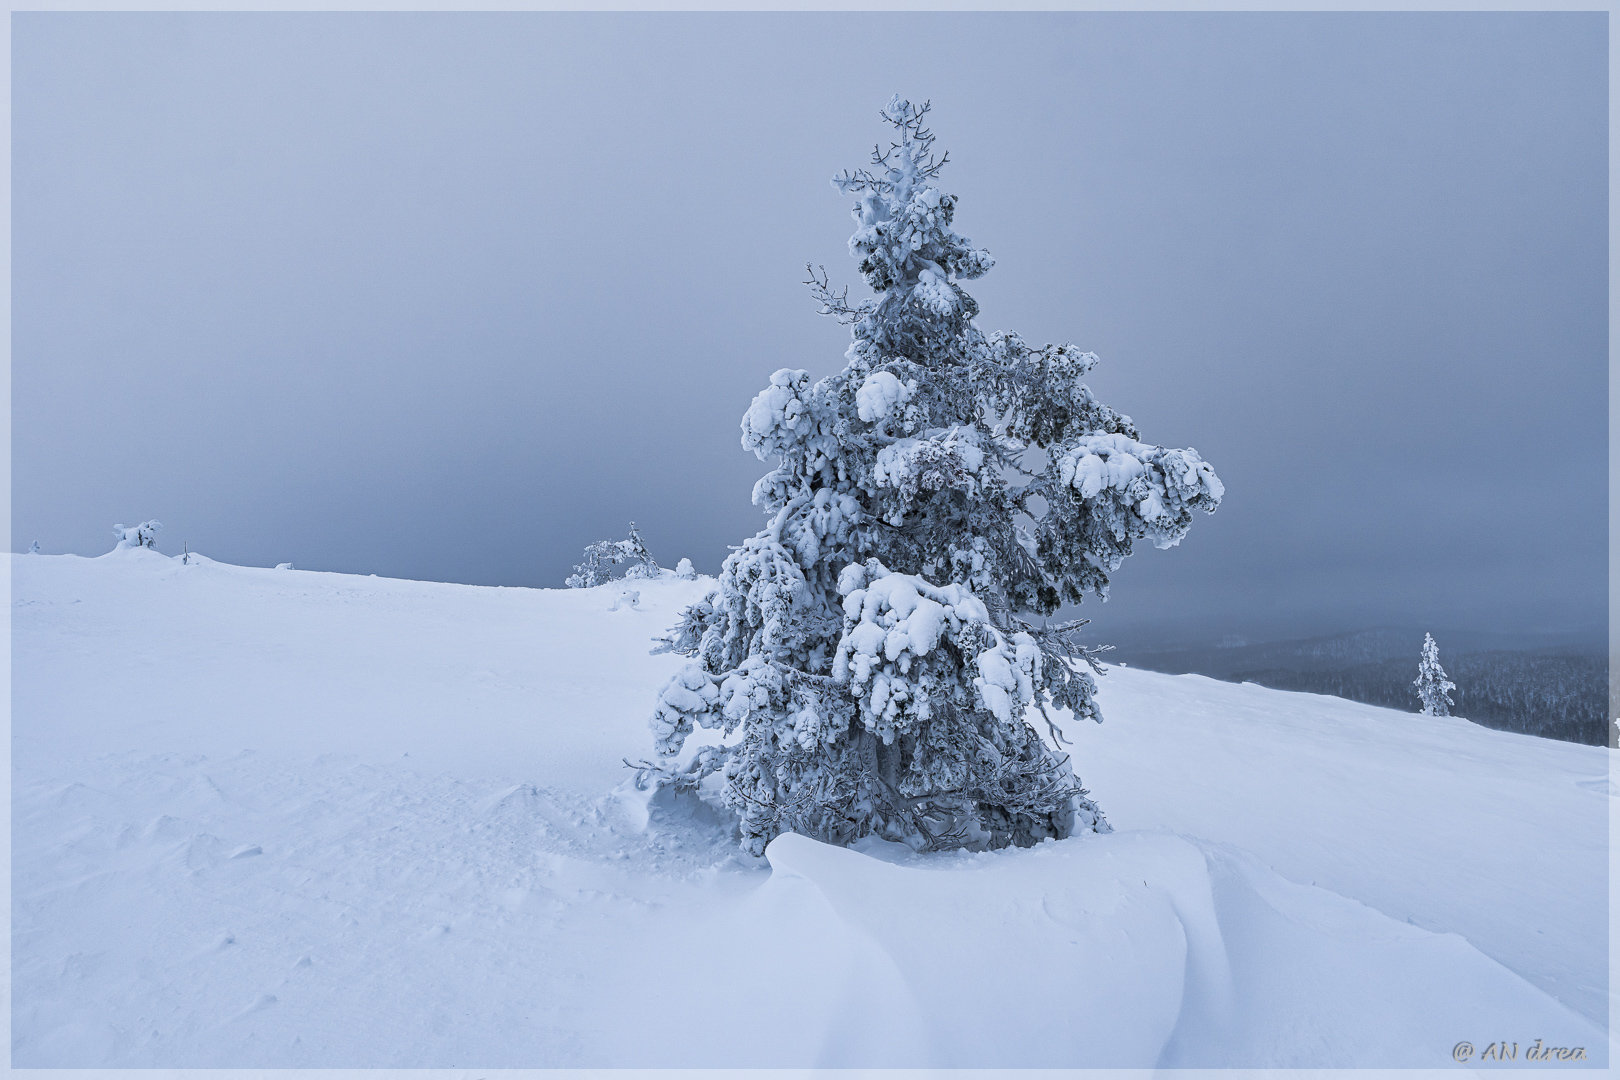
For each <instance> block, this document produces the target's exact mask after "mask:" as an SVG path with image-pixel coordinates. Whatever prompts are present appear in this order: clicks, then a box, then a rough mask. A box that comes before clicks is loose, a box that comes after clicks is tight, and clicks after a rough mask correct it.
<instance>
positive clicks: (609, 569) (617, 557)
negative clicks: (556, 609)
mask: <svg viewBox="0 0 1620 1080" xmlns="http://www.w3.org/2000/svg"><path fill="white" fill-rule="evenodd" d="M627 563H628V564H629V565H628V568H627V569H626V570H625V573H624V576H625V577H626V578H630V579H638V578H656V577H658V576H659V574H660V573H661V572H662V571H661V570H660V569H659V566H658V563H657V561H656V560H654V559H653V557H652V553H651V552H650V551H648V550H647V545H646V543H644V542H643V541H642V539H641V534H640V533H639V532H637V531H636V523H635V522H633V521H632V522H631V523H630V535H629V536H628V537H626V538H625V539H623V540H598V541H596V542H595V543H593V544H591V545H590V546H588V547H587V548H586V549H585V557H584V558H583V559H582V560H580V563H579V565H578V566H576V567H574V572H573V573H572V574H570V575H568V578H567V579H566V580H565V581H564V582H563V584H565V585H567V586H568V587H569V588H570V589H590V588H594V587H595V586H597V585H603V584H606V583H607V582H609V581H612V580H613V574H614V571H615V568H616V567H618V566H621V565H624V564H627Z"/></svg>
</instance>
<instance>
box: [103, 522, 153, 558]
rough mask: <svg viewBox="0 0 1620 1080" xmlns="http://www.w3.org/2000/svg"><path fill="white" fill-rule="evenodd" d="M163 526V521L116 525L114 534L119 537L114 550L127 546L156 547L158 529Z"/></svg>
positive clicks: (120, 549)
mask: <svg viewBox="0 0 1620 1080" xmlns="http://www.w3.org/2000/svg"><path fill="white" fill-rule="evenodd" d="M161 528H163V522H161V521H143V522H141V523H140V524H139V525H114V526H113V536H115V537H116V538H117V539H118V543H117V545H116V546H115V547H114V548H113V550H114V551H122V550H124V549H125V548H137V547H144V548H155V547H157V534H158V530H159V529H161Z"/></svg>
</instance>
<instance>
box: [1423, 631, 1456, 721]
mask: <svg viewBox="0 0 1620 1080" xmlns="http://www.w3.org/2000/svg"><path fill="white" fill-rule="evenodd" d="M1412 686H1413V687H1414V688H1416V690H1417V696H1418V700H1419V701H1421V702H1423V715H1425V716H1450V715H1451V706H1452V704H1453V702H1452V700H1451V691H1453V690H1455V689H1457V684H1456V683H1454V682H1452V681H1451V680H1450V679H1448V678H1446V669H1445V668H1443V667H1441V666H1440V646H1438V645H1436V644H1435V643H1434V635H1433V634H1427V633H1426V634H1424V635H1423V655H1422V656H1421V657H1419V658H1418V675H1417V678H1415V679H1413V680H1412Z"/></svg>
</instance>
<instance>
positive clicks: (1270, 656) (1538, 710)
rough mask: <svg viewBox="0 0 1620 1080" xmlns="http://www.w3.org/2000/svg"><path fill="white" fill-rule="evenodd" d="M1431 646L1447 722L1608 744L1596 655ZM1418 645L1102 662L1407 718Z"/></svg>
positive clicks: (1600, 662) (1486, 641) (1254, 649)
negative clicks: (1448, 706)
mask: <svg viewBox="0 0 1620 1080" xmlns="http://www.w3.org/2000/svg"><path fill="white" fill-rule="evenodd" d="M1435 637H1436V639H1437V640H1438V641H1439V645H1440V662H1441V664H1443V665H1444V666H1445V669H1446V673H1447V675H1449V676H1450V678H1451V681H1452V682H1454V683H1456V684H1457V689H1456V690H1454V691H1452V694H1451V696H1452V700H1453V701H1454V702H1455V705H1453V707H1452V710H1451V711H1452V714H1453V715H1455V716H1461V717H1464V718H1466V719H1468V720H1472V721H1473V722H1474V723H1476V724H1481V725H1483V726H1485V727H1489V728H1496V729H1497V730H1500V731H1516V732H1520V733H1522V734H1525V735H1539V736H1541V737H1543V738H1548V739H1563V740H1565V741H1567V742H1579V743H1588V744H1591V745H1597V746H1602V745H1607V743H1608V735H1609V733H1608V728H1607V721H1608V712H1607V709H1608V704H1609V685H1608V683H1609V665H1608V661H1607V658H1606V657H1605V656H1604V654H1603V653H1602V652H1601V651H1598V650H1596V649H1594V648H1592V647H1590V646H1587V647H1579V646H1574V645H1567V644H1566V645H1548V646H1542V647H1538V648H1503V647H1501V645H1502V644H1503V643H1502V641H1501V640H1500V639H1496V640H1493V637H1494V636H1493V635H1480V634H1459V635H1455V636H1454V637H1453V639H1452V646H1451V647H1450V648H1448V647H1447V641H1446V639H1445V638H1443V637H1441V635H1440V634H1438V633H1437V634H1436V635H1435ZM1422 643H1423V633H1422V631H1417V632H1416V633H1414V632H1412V631H1406V630H1369V631H1362V632H1359V633H1355V634H1342V635H1338V636H1335V637H1327V638H1314V639H1311V640H1309V641H1292V642H1272V643H1268V644H1264V645H1242V646H1237V647H1231V648H1210V649H1182V650H1177V651H1175V652H1146V651H1139V650H1135V651H1131V650H1123V649H1122V650H1120V651H1119V652H1118V653H1115V654H1114V655H1112V656H1110V657H1109V659H1110V660H1114V661H1121V660H1123V661H1125V662H1128V663H1129V664H1130V665H1131V666H1133V667H1142V668H1147V669H1149V670H1153V671H1165V672H1170V673H1173V674H1181V673H1184V672H1196V673H1198V674H1200V675H1208V676H1211V677H1213V678H1217V679H1225V680H1227V681H1228V682H1253V683H1259V684H1260V685H1261V686H1269V687H1271V688H1273V689H1276V690H1303V691H1306V692H1308V693H1313V694H1332V695H1334V696H1335V697H1342V698H1348V699H1350V700H1351V701H1360V702H1364V703H1366V704H1368V705H1382V706H1384V707H1386V708H1391V709H1400V710H1403V711H1406V712H1414V713H1415V712H1417V711H1418V699H1417V695H1416V694H1415V693H1414V692H1413V688H1412V680H1413V679H1414V678H1416V676H1417V665H1418V651H1419V649H1420V647H1421V646H1422ZM1408 654H1410V655H1408Z"/></svg>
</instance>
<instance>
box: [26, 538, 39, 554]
mask: <svg viewBox="0 0 1620 1080" xmlns="http://www.w3.org/2000/svg"><path fill="white" fill-rule="evenodd" d="M28 554H30V555H38V554H39V541H38V540H35V541H34V542H33V543H32V544H29V545H28Z"/></svg>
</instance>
